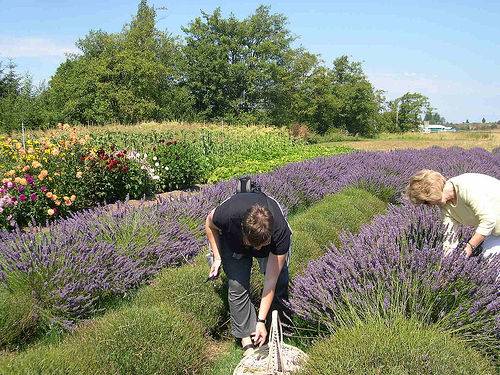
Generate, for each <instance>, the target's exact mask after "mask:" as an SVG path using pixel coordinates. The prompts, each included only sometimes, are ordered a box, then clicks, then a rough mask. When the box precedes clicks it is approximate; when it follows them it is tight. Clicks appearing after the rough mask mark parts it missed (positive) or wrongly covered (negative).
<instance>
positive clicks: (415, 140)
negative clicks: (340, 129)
mask: <svg viewBox="0 0 500 375" xmlns="http://www.w3.org/2000/svg"><path fill="white" fill-rule="evenodd" d="M332 143H336V142H332ZM342 145H344V146H348V147H352V148H354V149H358V150H377V151H378V150H401V149H407V148H427V147H432V146H439V147H453V146H456V147H463V148H466V149H470V148H474V147H482V148H484V149H486V150H489V151H491V150H493V149H494V148H496V147H500V130H493V131H490V132H477V131H467V132H456V133H431V134H425V133H404V134H382V135H380V136H379V137H378V138H376V139H361V140H356V141H344V142H342Z"/></svg>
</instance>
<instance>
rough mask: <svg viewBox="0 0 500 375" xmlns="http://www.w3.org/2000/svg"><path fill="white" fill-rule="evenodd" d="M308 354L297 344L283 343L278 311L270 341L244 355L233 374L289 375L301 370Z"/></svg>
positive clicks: (272, 323) (275, 312) (271, 330)
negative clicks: (296, 345)
mask: <svg viewBox="0 0 500 375" xmlns="http://www.w3.org/2000/svg"><path fill="white" fill-rule="evenodd" d="M306 360H307V354H305V353H304V352H303V351H302V350H300V349H298V348H296V347H295V346H291V345H287V344H283V331H282V328H281V322H280V320H279V316H278V312H277V311H276V310H275V311H273V313H272V322H271V329H270V332H269V342H268V344H267V345H263V346H262V347H260V348H258V349H256V350H255V351H254V353H253V354H250V355H248V356H246V357H244V358H243V359H242V360H241V361H240V363H239V364H238V366H237V367H236V369H235V370H234V372H233V375H249V374H252V375H288V374H293V373H294V372H295V371H297V370H299V369H300V368H301V367H302V365H303V364H304V362H305V361H306Z"/></svg>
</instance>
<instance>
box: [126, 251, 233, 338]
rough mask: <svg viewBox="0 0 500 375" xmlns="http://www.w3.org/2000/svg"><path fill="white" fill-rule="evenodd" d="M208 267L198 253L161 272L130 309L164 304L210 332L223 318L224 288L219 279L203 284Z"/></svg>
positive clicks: (140, 291)
mask: <svg viewBox="0 0 500 375" xmlns="http://www.w3.org/2000/svg"><path fill="white" fill-rule="evenodd" d="M208 272H209V268H208V265H207V263H206V261H205V259H204V254H200V255H199V256H198V257H197V258H196V260H195V262H194V263H193V264H186V265H184V266H182V267H179V268H167V269H165V270H163V271H162V272H161V273H160V274H159V275H158V276H157V277H156V278H155V279H154V281H153V282H152V284H151V285H149V286H148V287H146V288H142V289H141V290H139V292H138V293H137V295H136V297H135V298H134V300H133V302H132V303H133V305H134V306H158V305H160V304H163V303H168V304H171V305H173V306H176V308H178V309H179V310H181V311H185V312H186V313H188V314H192V315H193V316H195V317H196V319H197V320H198V321H200V322H201V324H202V325H203V327H204V329H205V331H207V332H212V333H213V330H214V329H217V327H218V326H219V325H220V324H221V323H222V322H223V321H224V320H225V319H226V317H227V314H228V313H227V311H228V307H227V301H226V295H227V289H226V287H225V283H223V282H222V281H221V280H217V281H215V282H213V283H212V282H205V281H206V279H207V276H208Z"/></svg>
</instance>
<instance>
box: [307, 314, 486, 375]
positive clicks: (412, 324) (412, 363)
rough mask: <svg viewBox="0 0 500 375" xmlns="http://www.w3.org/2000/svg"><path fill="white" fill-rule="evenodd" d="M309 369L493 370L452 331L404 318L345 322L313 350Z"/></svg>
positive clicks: (408, 373)
mask: <svg viewBox="0 0 500 375" xmlns="http://www.w3.org/2000/svg"><path fill="white" fill-rule="evenodd" d="M309 355H310V359H309V362H308V364H307V366H306V368H305V369H304V371H303V372H302V373H303V374H308V375H320V374H321V375H323V374H324V375H327V374H338V375H343V374H345V375H347V374H348V375H365V374H388V375H458V374H481V375H494V374H495V370H494V368H493V366H492V365H491V364H490V363H488V360H487V359H485V358H484V357H482V356H481V355H480V354H479V353H477V352H476V351H474V350H473V349H471V348H469V347H468V346H466V345H465V344H464V343H463V342H461V341H460V340H458V339H456V338H454V337H451V336H450V335H449V334H448V333H445V332H441V331H439V330H437V329H435V328H429V327H424V326H422V325H421V324H420V323H418V322H416V321H413V320H405V319H404V318H399V319H397V320H395V321H394V322H391V323H388V322H384V321H381V320H373V321H369V322H366V323H360V324H359V325H356V326H354V327H349V328H341V329H339V330H338V331H337V332H336V333H335V334H334V335H333V336H332V337H330V338H328V339H326V340H323V341H320V342H318V343H317V344H316V345H315V346H313V347H312V348H311V350H310V352H309Z"/></svg>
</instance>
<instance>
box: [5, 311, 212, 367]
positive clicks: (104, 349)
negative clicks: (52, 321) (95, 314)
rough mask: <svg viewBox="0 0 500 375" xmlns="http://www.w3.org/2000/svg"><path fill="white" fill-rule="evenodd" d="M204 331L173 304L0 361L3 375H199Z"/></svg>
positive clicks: (104, 322)
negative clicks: (161, 374)
mask: <svg viewBox="0 0 500 375" xmlns="http://www.w3.org/2000/svg"><path fill="white" fill-rule="evenodd" d="M206 354H207V353H206V351H205V337H204V335H203V327H202V326H201V324H200V323H198V322H197V320H196V319H195V318H194V316H191V315H189V313H188V312H186V311H180V310H179V309H177V308H175V306H173V305H172V304H168V303H165V304H160V305H158V306H144V307H135V306H134V307H127V308H123V309H120V310H118V311H115V312H112V313H109V314H107V315H105V316H104V317H102V318H99V319H96V320H94V321H92V322H90V323H88V325H87V326H84V327H82V328H80V329H78V331H77V332H76V333H75V334H74V335H72V336H69V337H68V338H66V339H65V340H64V341H63V342H62V343H60V344H53V345H44V346H38V347H35V348H33V349H30V350H28V351H26V352H24V353H21V354H19V355H11V356H9V355H7V356H3V357H0V372H1V373H2V374H23V375H31V374H65V375H70V374H75V375H76V374H82V375H84V374H89V375H94V374H160V373H163V374H199V373H200V372H201V369H202V368H203V367H204V366H205V364H206V360H207V357H206Z"/></svg>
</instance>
